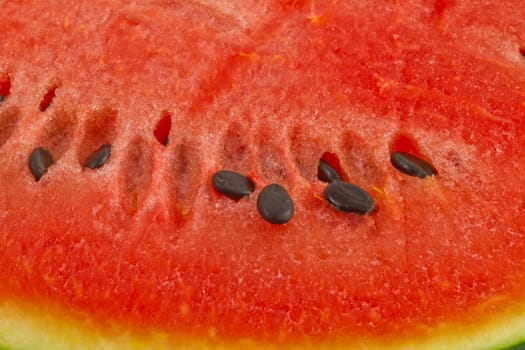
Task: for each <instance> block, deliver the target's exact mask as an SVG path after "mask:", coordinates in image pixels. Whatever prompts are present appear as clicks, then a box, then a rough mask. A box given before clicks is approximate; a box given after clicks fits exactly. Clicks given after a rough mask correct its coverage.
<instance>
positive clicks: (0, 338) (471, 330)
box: [0, 302, 525, 350]
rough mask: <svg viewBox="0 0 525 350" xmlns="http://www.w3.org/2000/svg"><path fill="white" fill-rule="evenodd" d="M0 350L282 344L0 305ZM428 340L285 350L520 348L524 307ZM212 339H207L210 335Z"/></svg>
mask: <svg viewBox="0 0 525 350" xmlns="http://www.w3.org/2000/svg"><path fill="white" fill-rule="evenodd" d="M0 315H1V316H0V348H2V349H3V348H4V347H5V348H6V349H9V350H33V349H56V350H81V349H82V350H88V349H97V350H106V349H107V350H112V349H119V350H120V349H131V350H133V349H216V350H224V349H260V350H263V349H282V348H283V346H282V344H273V345H272V344H259V343H257V342H255V341H253V340H246V339H245V340H240V341H237V342H236V343H227V344H226V343H221V342H220V340H217V341H215V340H213V337H210V339H211V340H209V339H204V340H203V339H198V338H190V337H187V336H184V335H180V336H176V335H173V334H166V333H162V332H150V333H148V334H147V335H137V334H134V333H132V332H130V331H126V330H124V329H123V328H122V327H120V326H115V327H114V328H113V327H111V329H102V328H101V327H99V326H96V325H93V323H92V322H91V321H88V320H84V321H79V320H76V319H75V320H73V319H72V318H71V317H69V316H64V315H62V314H59V313H57V312H53V311H50V310H45V311H44V310H43V309H42V308H39V307H30V306H28V305H23V306H21V305H20V304H17V303H13V302H4V303H2V304H0ZM427 334H428V336H426V337H417V338H411V339H401V340H396V341H392V342H388V344H385V341H384V340H381V342H377V341H373V340H367V341H365V340H358V339H355V338H352V339H348V340H347V341H341V342H339V343H336V344H334V343H326V344H321V345H320V344H318V343H315V344H313V343H312V344H309V343H302V344H297V345H289V348H290V349H334V350H337V349H340V350H343V349H385V348H388V349H393V350H395V349H400V350H401V349H403V350H412V349H413V350H416V349H417V350H422V349H442V350H447V349H462V350H484V349H500V348H502V347H508V346H512V345H514V344H519V343H521V342H525V303H522V305H520V306H519V307H516V306H515V307H513V308H512V310H507V311H506V312H505V313H502V314H499V315H495V316H492V317H491V318H489V319H487V320H483V321H481V322H479V323H476V324H468V325H467V324H442V325H439V326H436V327H434V328H432V329H428V332H427ZM210 336H212V334H210Z"/></svg>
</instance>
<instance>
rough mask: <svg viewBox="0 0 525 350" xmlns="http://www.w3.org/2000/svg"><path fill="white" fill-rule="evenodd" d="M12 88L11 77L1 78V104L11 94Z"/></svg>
mask: <svg viewBox="0 0 525 350" xmlns="http://www.w3.org/2000/svg"><path fill="white" fill-rule="evenodd" d="M9 90H11V79H10V78H9V77H7V78H5V79H2V80H0V105H1V104H2V102H3V101H4V99H5V98H6V97H7V96H8V95H9Z"/></svg>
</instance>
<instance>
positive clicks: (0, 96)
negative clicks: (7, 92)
mask: <svg viewBox="0 0 525 350" xmlns="http://www.w3.org/2000/svg"><path fill="white" fill-rule="evenodd" d="M2 102H4V95H0V104H1V103H2Z"/></svg>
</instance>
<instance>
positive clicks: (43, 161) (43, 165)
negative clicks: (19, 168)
mask: <svg viewBox="0 0 525 350" xmlns="http://www.w3.org/2000/svg"><path fill="white" fill-rule="evenodd" d="M54 162H55V161H54V160H53V156H52V155H51V153H49V151H48V150H47V149H45V148H44V147H37V148H35V149H34V150H33V152H31V155H30V156H29V169H30V170H31V174H33V177H34V178H35V181H39V180H40V178H41V177H42V176H43V175H44V174H45V173H46V171H47V169H48V168H49V167H50V166H51V165H53V163H54Z"/></svg>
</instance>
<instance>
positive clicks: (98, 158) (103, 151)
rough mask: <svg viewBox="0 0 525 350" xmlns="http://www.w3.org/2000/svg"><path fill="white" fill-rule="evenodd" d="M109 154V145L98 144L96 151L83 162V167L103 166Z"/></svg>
mask: <svg viewBox="0 0 525 350" xmlns="http://www.w3.org/2000/svg"><path fill="white" fill-rule="evenodd" d="M110 154H111V145H108V144H105V145H102V146H100V147H99V148H98V149H97V150H96V151H94V152H93V153H91V154H90V155H89V157H87V159H86V161H85V162H84V165H83V167H84V168H90V169H97V168H100V167H101V166H103V165H104V164H105V163H106V162H107V161H108V159H109V155H110Z"/></svg>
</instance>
